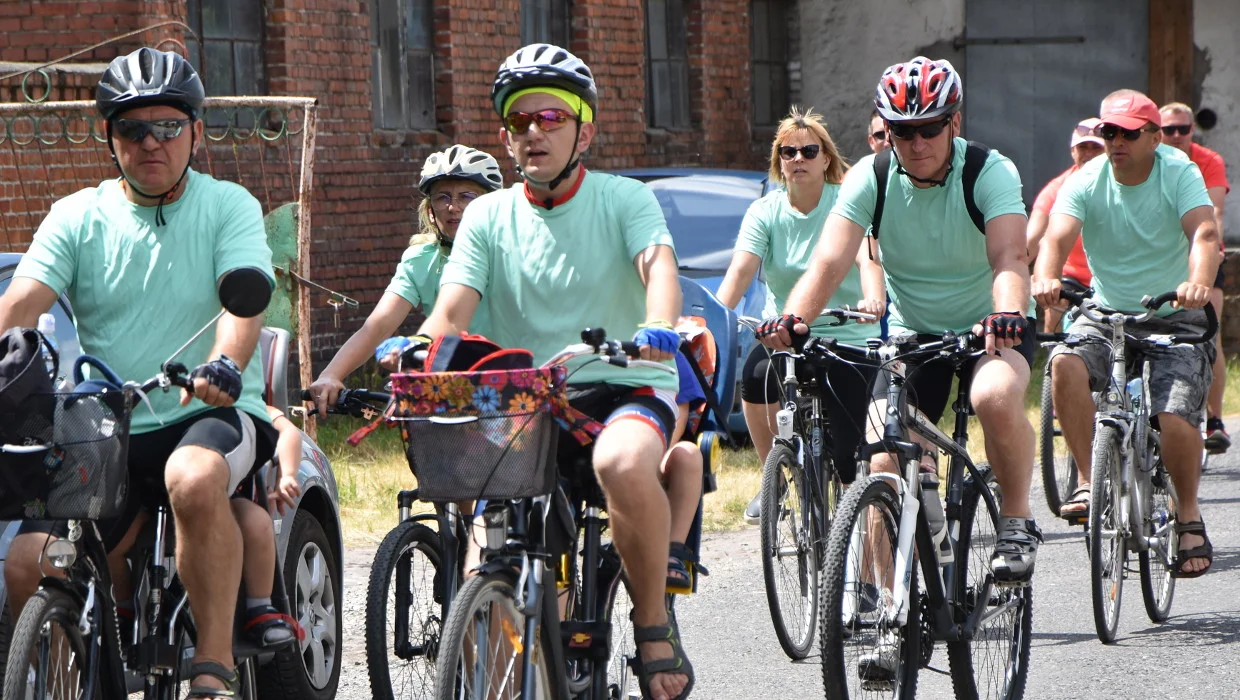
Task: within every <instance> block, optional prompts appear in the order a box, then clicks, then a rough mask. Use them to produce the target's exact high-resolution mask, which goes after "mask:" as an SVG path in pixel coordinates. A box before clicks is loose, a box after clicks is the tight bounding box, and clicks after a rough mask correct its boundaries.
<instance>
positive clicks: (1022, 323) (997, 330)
mask: <svg viewBox="0 0 1240 700" xmlns="http://www.w3.org/2000/svg"><path fill="white" fill-rule="evenodd" d="M982 331H983V332H984V333H985V334H986V335H993V336H994V337H995V338H996V339H1000V338H1002V339H1005V340H1017V341H1018V340H1021V339H1022V338H1024V337H1025V333H1028V332H1029V319H1028V318H1026V317H1025V315H1024V314H1022V313H1020V312H1019V311H1000V312H999V313H993V314H990V315H989V316H987V317H986V318H984V319H982Z"/></svg>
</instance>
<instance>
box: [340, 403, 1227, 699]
mask: <svg viewBox="0 0 1240 700" xmlns="http://www.w3.org/2000/svg"><path fill="white" fill-rule="evenodd" d="M1229 423H1231V424H1232V425H1231V426H1229V427H1231V428H1232V434H1240V421H1229ZM1201 494H1202V511H1203V514H1204V516H1205V520H1206V524H1207V527H1208V528H1209V532H1210V536H1211V539H1212V540H1213V543H1214V548H1215V558H1214V567H1213V569H1212V570H1211V572H1210V574H1209V575H1207V576H1205V577H1203V578H1200V579H1196V580H1181V581H1179V582H1178V584H1177V586H1176V592H1175V600H1174V604H1173V606H1172V611H1171V612H1172V617H1171V619H1170V620H1168V621H1167V622H1166V623H1163V624H1154V623H1151V622H1150V621H1149V619H1148V618H1147V617H1146V615H1145V609H1144V606H1143V605H1142V603H1141V590H1140V580H1139V577H1137V576H1135V575H1134V576H1131V577H1130V578H1129V579H1128V581H1127V582H1126V584H1127V585H1125V587H1124V600H1123V606H1122V610H1121V612H1120V628H1119V635H1118V639H1117V641H1116V643H1115V644H1112V645H1103V644H1102V643H1101V642H1099V641H1098V638H1097V636H1096V634H1095V632H1094V626H1093V616H1092V615H1093V613H1092V606H1091V603H1090V595H1089V579H1088V561H1087V559H1086V553H1085V547H1084V540H1083V536H1082V529H1081V528H1079V527H1077V528H1069V527H1067V526H1066V525H1065V524H1064V523H1063V522H1062V521H1059V520H1057V519H1052V518H1051V517H1050V514H1049V511H1047V509H1046V505H1045V500H1044V499H1043V497H1042V493H1041V491H1040V489H1037V486H1036V479H1035V493H1034V499H1035V500H1034V514H1035V516H1036V517H1037V518H1038V521H1039V524H1040V525H1041V527H1042V530H1043V532H1044V534H1045V536H1046V542H1045V544H1043V545H1042V548H1041V551H1040V553H1039V559H1038V570H1037V573H1036V575H1035V580H1034V621H1033V629H1034V633H1033V651H1032V654H1031V658H1030V671H1029V680H1028V687H1027V690H1026V693H1025V697H1026V698H1033V699H1038V700H1041V699H1043V698H1047V699H1055V700H1059V699H1068V698H1114V699H1121V698H1123V699H1127V698H1160V699H1162V698H1168V699H1176V698H1185V699H1187V698H1233V697H1240V664H1237V663H1236V660H1237V658H1238V656H1240V595H1238V593H1240V545H1238V544H1237V543H1238V542H1240V449H1238V450H1237V451H1234V452H1233V453H1232V454H1231V455H1226V456H1224V457H1223V458H1216V461H1214V462H1212V463H1211V468H1210V469H1209V471H1208V472H1207V473H1206V474H1205V475H1204V476H1203V480H1202V486H1201ZM372 556H373V550H361V549H355V550H352V551H351V552H350V553H349V555H348V556H347V557H346V565H347V571H346V577H345V586H346V588H345V591H346V594H345V616H346V617H345V648H344V668H343V672H342V676H341V692H340V693H339V695H338V697H340V698H347V699H353V698H369V697H370V692H369V685H368V682H367V676H366V666H365V659H364V656H363V648H362V642H361V633H362V624H363V617H362V611H363V607H364V598H365V585H366V576H367V575H368V573H369V566H370V559H371V557H372ZM703 559H704V561H705V563H706V564H707V566H708V567H709V568H710V570H711V575H710V576H709V577H707V578H705V579H704V580H703V583H702V586H701V588H700V590H699V592H698V593H696V594H695V595H692V596H688V597H684V598H682V599H681V600H680V602H678V608H677V609H678V614H679V619H680V623H681V630H682V635H683V637H684V642H685V648H686V650H687V652H688V654H689V656H690V659H691V660H692V661H693V664H694V667H695V669H696V671H697V687H696V688H695V689H694V691H693V695H692V697H693V699H694V700H733V699H748V698H780V699H781V700H797V699H800V698H807V699H808V698H821V697H822V696H823V691H822V676H821V665H820V663H819V659H818V657H817V655H816V654H815V655H811V656H810V658H808V659H806V660H805V661H803V662H800V663H793V662H791V661H789V660H788V658H787V657H785V656H784V654H783V652H782V650H781V649H780V648H779V644H778V642H777V641H776V640H775V634H774V632H773V630H772V628H771V622H770V616H769V612H768V610H767V606H766V597H765V593H764V589H763V584H762V569H761V562H760V560H759V558H758V531H757V528H754V527H751V528H748V529H746V530H743V531H740V532H735V533H728V534H722V535H714V536H711V537H708V538H707V539H706V540H705V543H704V547H703ZM1133 566H1134V568H1135V561H1134V563H1133ZM918 688H919V691H918V695H917V696H918V697H919V698H951V697H953V695H952V690H951V679H950V677H949V676H948V675H947V654H946V650H945V649H944V648H943V646H942V645H940V646H939V648H937V649H936V650H935V654H934V658H933V660H932V662H931V668H927V669H922V672H921V675H920V678H919V684H918Z"/></svg>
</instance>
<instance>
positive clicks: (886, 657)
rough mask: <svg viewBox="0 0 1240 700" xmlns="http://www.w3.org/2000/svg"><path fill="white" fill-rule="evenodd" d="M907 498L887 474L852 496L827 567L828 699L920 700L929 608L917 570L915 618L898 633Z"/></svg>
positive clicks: (824, 644)
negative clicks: (896, 590) (897, 581)
mask: <svg viewBox="0 0 1240 700" xmlns="http://www.w3.org/2000/svg"><path fill="white" fill-rule="evenodd" d="M899 523H900V498H899V495H898V494H897V493H896V492H895V490H894V489H892V487H891V483H890V482H889V481H888V480H887V479H885V478H883V477H879V476H871V477H868V478H866V479H860V480H858V481H857V482H855V483H854V484H853V485H852V486H851V487H849V489H848V491H846V492H845V493H844V499H843V500H842V501H841V502H840V506H839V509H838V510H836V511H835V520H834V521H833V522H832V524H831V533H830V535H829V536H828V537H827V546H826V549H825V554H824V555H823V566H822V607H821V609H820V610H819V613H818V620H819V624H821V626H822V630H821V633H820V634H819V635H818V638H819V646H820V647H821V651H822V683H823V688H824V690H825V691H826V696H827V698H828V700H848V699H855V698H912V697H914V695H915V694H916V692H917V671H918V667H919V666H920V659H921V655H920V652H919V647H920V642H921V625H920V621H919V618H920V616H921V603H920V601H919V600H918V586H917V564H916V561H914V562H913V563H912V564H911V565H912V567H913V578H912V583H911V586H910V589H909V601H908V606H909V607H908V619H907V621H906V622H905V624H904V626H902V627H897V626H896V625H895V623H896V616H895V604H896V601H895V599H894V598H893V596H892V592H891V590H892V582H893V579H894V577H895V562H896V549H897V546H898V542H897V534H898V533H897V528H898V527H899Z"/></svg>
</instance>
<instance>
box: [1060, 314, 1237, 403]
mask: <svg viewBox="0 0 1240 700" xmlns="http://www.w3.org/2000/svg"><path fill="white" fill-rule="evenodd" d="M1205 326H1206V315H1205V312H1204V311H1201V310H1200V309H1197V310H1191V311H1190V310H1187V309H1185V310H1181V311H1177V312H1175V313H1173V314H1171V315H1170V316H1164V317H1161V318H1153V319H1150V320H1149V321H1147V322H1145V323H1142V324H1129V325H1128V326H1126V327H1125V332H1127V333H1131V334H1132V335H1135V336H1137V337H1139V338H1140V337H1146V336H1149V335H1152V334H1162V333H1174V332H1177V331H1179V332H1189V333H1200V332H1202V331H1203V330H1205ZM1068 333H1069V334H1070V335H1079V336H1088V337H1095V338H1104V339H1108V340H1109V339H1110V337H1111V332H1110V329H1109V328H1107V327H1105V326H1101V325H1099V324H1096V323H1094V322H1093V321H1090V320H1089V319H1087V318H1084V317H1081V318H1078V319H1077V320H1075V321H1073V322H1072V325H1071V326H1069V327H1068ZM1214 353H1215V344H1214V343H1213V342H1210V343H1204V344H1201V345H1173V346H1171V347H1166V348H1145V349H1143V352H1142V354H1143V355H1144V357H1145V360H1146V361H1147V362H1148V364H1149V370H1148V374H1147V376H1146V377H1145V383H1146V386H1147V387H1148V388H1149V395H1150V415H1151V416H1156V415H1158V414H1159V413H1170V414H1173V415H1176V416H1179V417H1181V418H1183V419H1184V420H1186V421H1188V423H1189V425H1198V424H1199V423H1201V421H1202V420H1203V418H1204V416H1205V408H1206V394H1207V393H1208V392H1209V390H1210V381H1211V379H1212V378H1213V366H1214ZM1060 355H1075V356H1077V357H1079V358H1081V359H1082V360H1083V361H1084V362H1085V369H1086V370H1088V372H1089V388H1090V390H1091V391H1099V390H1101V389H1102V388H1103V387H1105V386H1106V384H1107V382H1108V380H1109V379H1110V377H1111V347H1110V344H1109V342H1107V343H1082V344H1081V345H1078V346H1076V347H1068V346H1066V345H1060V346H1058V347H1056V348H1055V349H1054V350H1053V351H1052V352H1051V361H1052V362H1053V361H1054V359H1055V358H1056V357H1058V356H1060Z"/></svg>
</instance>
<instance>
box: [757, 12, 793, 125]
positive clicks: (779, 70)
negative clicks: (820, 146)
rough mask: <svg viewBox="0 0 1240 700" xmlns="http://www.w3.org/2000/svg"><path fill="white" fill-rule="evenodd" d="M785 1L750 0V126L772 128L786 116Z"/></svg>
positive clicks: (786, 21) (787, 105)
mask: <svg viewBox="0 0 1240 700" xmlns="http://www.w3.org/2000/svg"><path fill="white" fill-rule="evenodd" d="M789 4H790V3H789V2H788V0H750V3H749V28H750V29H749V56H750V72H749V84H750V93H751V94H752V99H751V102H752V104H753V109H752V110H751V116H752V118H753V125H754V126H755V127H758V128H763V127H775V126H777V125H778V124H779V121H780V120H781V119H783V117H784V115H786V114H787V113H788V109H789V107H790V105H789V99H790V90H789V85H788V83H789V76H788V60H789V59H788V47H789V46H790V42H789V38H790V37H789V32H788V17H787V12H788V9H789V8H788V5H789Z"/></svg>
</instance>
